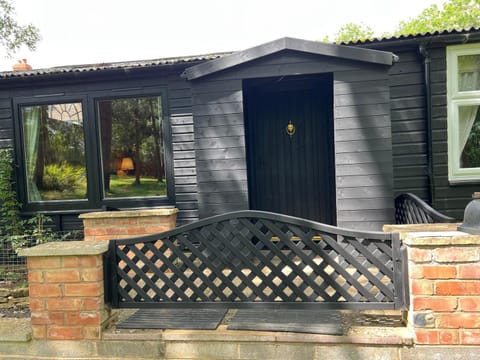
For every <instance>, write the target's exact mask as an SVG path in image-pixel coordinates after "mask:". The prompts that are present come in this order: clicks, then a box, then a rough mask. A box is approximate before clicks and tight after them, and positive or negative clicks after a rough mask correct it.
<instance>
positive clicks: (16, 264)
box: [0, 231, 83, 287]
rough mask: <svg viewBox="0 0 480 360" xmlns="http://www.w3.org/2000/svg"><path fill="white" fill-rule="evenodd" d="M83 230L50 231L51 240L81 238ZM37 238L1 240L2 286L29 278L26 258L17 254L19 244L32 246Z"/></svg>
mask: <svg viewBox="0 0 480 360" xmlns="http://www.w3.org/2000/svg"><path fill="white" fill-rule="evenodd" d="M82 238H83V231H58V232H55V233H49V239H50V240H61V241H71V240H81V239H82ZM36 244H37V239H36V238H21V239H18V240H17V241H13V242H12V241H3V242H0V287H1V284H6V285H10V284H12V283H13V284H16V283H24V282H25V281H26V280H27V267H26V258H25V257H23V256H18V255H17V250H18V248H17V247H18V246H20V245H21V247H32V246H35V245H36Z"/></svg>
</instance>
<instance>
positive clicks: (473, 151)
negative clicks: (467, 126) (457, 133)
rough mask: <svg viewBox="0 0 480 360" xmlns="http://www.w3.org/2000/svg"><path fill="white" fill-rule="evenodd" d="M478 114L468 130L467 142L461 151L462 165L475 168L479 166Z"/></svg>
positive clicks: (479, 122) (479, 131)
mask: <svg viewBox="0 0 480 360" xmlns="http://www.w3.org/2000/svg"><path fill="white" fill-rule="evenodd" d="M479 117H480V116H477V120H476V121H475V123H474V124H473V126H472V129H471V130H470V135H469V136H468V140H467V143H466V144H465V148H464V149H463V152H462V167H465V168H476V167H480V121H479V119H478V118H479Z"/></svg>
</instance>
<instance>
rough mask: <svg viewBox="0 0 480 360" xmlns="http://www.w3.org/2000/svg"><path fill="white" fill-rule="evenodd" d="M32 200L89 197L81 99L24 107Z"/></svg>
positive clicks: (29, 200)
mask: <svg viewBox="0 0 480 360" xmlns="http://www.w3.org/2000/svg"><path fill="white" fill-rule="evenodd" d="M20 115H21V124H22V133H23V154H24V164H25V178H26V193H27V200H28V202H40V201H49V200H79V199H86V197H87V177H86V161H85V138H84V128H83V110H82V103H81V102H70V103H53V104H43V105H28V106H21V107H20Z"/></svg>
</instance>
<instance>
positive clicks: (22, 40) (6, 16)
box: [0, 0, 40, 57]
mask: <svg viewBox="0 0 480 360" xmlns="http://www.w3.org/2000/svg"><path fill="white" fill-rule="evenodd" d="M14 16H15V8H14V7H13V5H12V2H11V1H10V0H0V46H1V47H3V48H4V49H5V51H6V55H7V57H12V55H13V54H15V53H16V52H17V51H18V50H19V49H20V48H21V47H22V46H23V45H25V46H27V47H28V48H29V49H30V50H35V48H36V45H37V43H38V42H39V41H40V33H39V30H38V29H37V28H36V27H35V26H33V25H32V24H28V25H20V24H18V22H17V21H16V20H15V18H14Z"/></svg>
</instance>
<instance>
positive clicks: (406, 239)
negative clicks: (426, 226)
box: [402, 231, 480, 246]
mask: <svg viewBox="0 0 480 360" xmlns="http://www.w3.org/2000/svg"><path fill="white" fill-rule="evenodd" d="M402 238H403V243H404V244H406V245H409V246H432V245H433V246H449V245H453V246H462V245H480V235H470V234H467V233H464V232H461V231H424V232H415V233H405V234H403V236H402Z"/></svg>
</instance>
